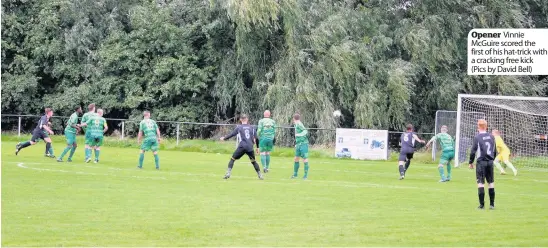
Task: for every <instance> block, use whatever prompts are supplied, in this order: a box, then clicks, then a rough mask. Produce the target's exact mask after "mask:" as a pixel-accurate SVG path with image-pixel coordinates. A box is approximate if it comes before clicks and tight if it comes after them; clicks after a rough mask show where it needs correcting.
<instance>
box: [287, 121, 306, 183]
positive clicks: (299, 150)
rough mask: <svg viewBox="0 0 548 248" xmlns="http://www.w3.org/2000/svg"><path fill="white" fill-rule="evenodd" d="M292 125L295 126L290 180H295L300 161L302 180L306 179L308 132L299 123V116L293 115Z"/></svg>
mask: <svg viewBox="0 0 548 248" xmlns="http://www.w3.org/2000/svg"><path fill="white" fill-rule="evenodd" d="M293 123H294V124H295V143H296V145H295V160H294V161H295V164H294V165H293V176H291V178H297V176H298V172H299V166H300V165H299V160H300V159H302V160H303V163H304V176H303V179H305V180H306V179H307V178H308V169H309V168H310V167H309V166H308V136H307V135H308V130H306V127H304V125H303V123H302V122H301V115H299V114H294V115H293Z"/></svg>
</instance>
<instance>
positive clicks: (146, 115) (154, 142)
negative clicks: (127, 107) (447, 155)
mask: <svg viewBox="0 0 548 248" xmlns="http://www.w3.org/2000/svg"><path fill="white" fill-rule="evenodd" d="M143 135H144V136H145V138H144V139H143V143H142V144H141V152H140V153H139V165H138V166H137V168H139V169H142V168H143V160H144V159H145V152H146V151H152V153H153V154H154V164H155V165H156V169H157V170H159V169H160V157H158V149H159V146H160V140H161V139H160V129H159V128H158V125H157V124H156V122H155V121H154V120H152V119H150V112H149V111H145V112H143V120H142V121H141V123H139V134H138V135H137V143H140V141H141V137H143Z"/></svg>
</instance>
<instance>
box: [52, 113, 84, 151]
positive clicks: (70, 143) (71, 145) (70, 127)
mask: <svg viewBox="0 0 548 248" xmlns="http://www.w3.org/2000/svg"><path fill="white" fill-rule="evenodd" d="M80 114H82V107H80V106H78V107H76V111H75V112H74V113H72V115H70V118H69V120H68V121H67V126H66V127H65V139H66V140H67V147H65V150H63V152H62V153H61V156H59V158H58V159H57V162H63V157H64V156H65V154H67V152H68V151H70V154H69V156H68V159H67V162H72V156H73V155H74V151H76V147H78V145H77V144H76V133H78V130H79V129H80V125H79V124H78V116H79V115H80Z"/></svg>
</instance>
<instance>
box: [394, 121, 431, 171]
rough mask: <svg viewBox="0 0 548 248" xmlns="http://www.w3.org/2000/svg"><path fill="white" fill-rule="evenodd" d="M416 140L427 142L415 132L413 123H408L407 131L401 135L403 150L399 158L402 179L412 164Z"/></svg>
mask: <svg viewBox="0 0 548 248" xmlns="http://www.w3.org/2000/svg"><path fill="white" fill-rule="evenodd" d="M415 140H416V141H418V142H420V143H423V144H424V143H426V142H425V141H424V140H421V139H420V138H419V136H417V134H416V133H414V132H413V125H411V124H407V127H406V132H405V133H402V135H401V136H400V144H401V151H400V157H399V158H398V165H399V171H400V180H403V179H404V178H405V173H406V172H407V169H409V166H410V165H411V159H413V154H414V153H415ZM404 166H405V167H404Z"/></svg>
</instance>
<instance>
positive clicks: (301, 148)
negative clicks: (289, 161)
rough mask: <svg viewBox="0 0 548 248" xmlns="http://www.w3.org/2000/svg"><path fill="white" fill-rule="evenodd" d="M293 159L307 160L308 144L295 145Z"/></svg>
mask: <svg viewBox="0 0 548 248" xmlns="http://www.w3.org/2000/svg"><path fill="white" fill-rule="evenodd" d="M295 157H299V158H304V159H307V158H308V143H302V144H297V145H296V146H295Z"/></svg>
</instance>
